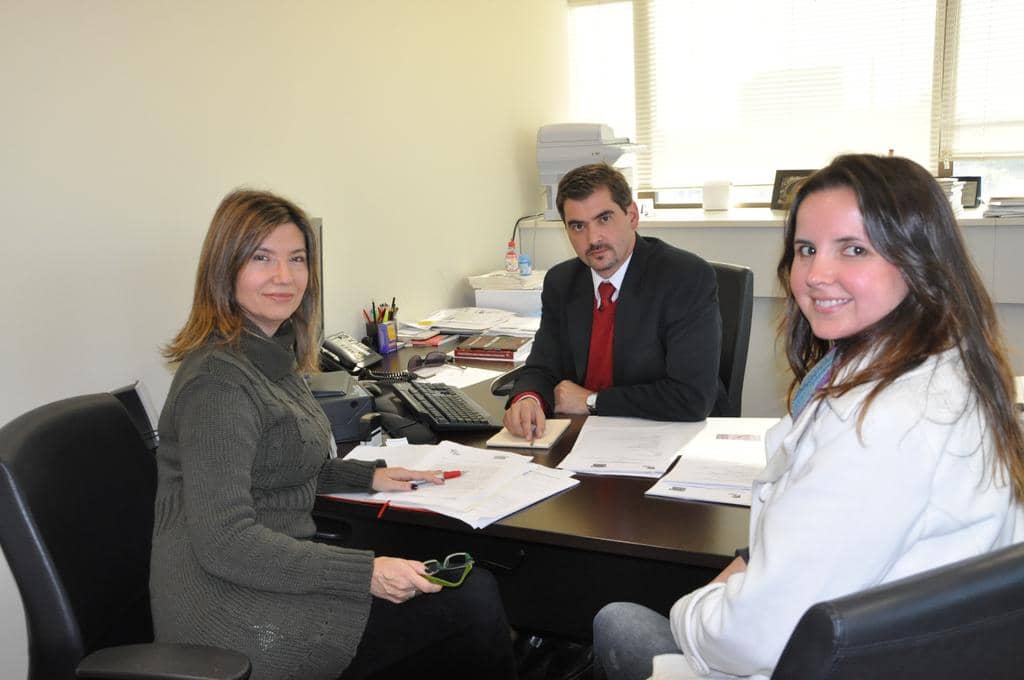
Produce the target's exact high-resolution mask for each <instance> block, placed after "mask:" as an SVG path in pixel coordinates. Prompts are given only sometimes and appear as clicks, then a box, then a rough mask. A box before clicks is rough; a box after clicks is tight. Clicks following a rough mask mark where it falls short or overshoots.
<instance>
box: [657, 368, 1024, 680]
mask: <svg viewBox="0 0 1024 680" xmlns="http://www.w3.org/2000/svg"><path fill="white" fill-rule="evenodd" d="M968 384H969V383H968V382H967V378H966V376H965V374H964V371H963V365H962V363H961V361H960V357H959V354H958V353H957V351H956V350H951V351H948V352H946V353H944V354H941V355H937V356H934V357H931V358H930V359H928V360H927V361H926V362H925V363H924V364H922V365H921V366H919V367H918V368H916V369H914V370H912V371H909V372H908V373H906V374H904V375H902V376H900V378H898V379H897V380H896V381H895V382H894V383H893V384H892V385H890V386H889V387H887V388H886V389H885V390H884V391H883V392H882V393H881V394H879V395H878V396H877V397H876V398H875V400H874V401H873V402H872V404H871V406H870V408H869V409H868V411H867V415H866V416H865V418H864V421H863V426H862V428H861V429H860V436H858V431H857V419H858V416H859V414H860V411H861V408H860V407H861V406H863V404H864V400H865V398H866V396H867V394H868V392H870V390H871V387H872V386H871V385H864V386H861V387H859V388H857V389H854V390H851V391H850V392H848V393H847V394H845V395H843V396H842V397H840V398H838V399H826V400H824V401H820V402H812V403H811V404H810V405H808V406H807V408H806V409H805V410H804V412H803V413H802V414H801V415H800V417H798V418H797V420H796V421H795V422H794V421H793V420H792V418H791V417H789V416H787V417H786V418H784V419H783V420H782V422H780V423H779V424H778V425H776V426H775V427H773V428H772V429H771V430H770V431H769V432H768V436H767V438H766V451H767V456H768V460H767V465H766V467H765V469H764V471H763V472H762V473H761V474H760V475H759V476H758V478H757V480H756V481H755V483H754V489H753V491H754V493H753V503H752V506H751V514H750V563H749V565H748V567H747V570H746V571H745V572H743V573H739V574H734V575H733V576H732V577H731V578H729V580H728V582H727V583H724V584H723V583H715V584H709V585H707V586H704V587H703V588H701V589H699V590H696V591H694V592H692V593H690V594H689V595H686V596H685V597H683V598H682V599H680V600H679V601H678V602H676V603H675V605H674V606H673V607H672V611H671V614H670V619H671V624H672V633H673V635H674V636H675V639H676V642H677V643H678V644H679V647H680V649H682V650H683V653H684V654H685V656H686V658H687V660H688V661H689V663H690V665H691V666H692V668H693V670H694V671H695V672H696V673H697V674H699V675H701V674H702V675H710V676H712V677H730V676H743V677H758V678H760V677H767V676H770V675H771V673H772V670H773V668H774V667H775V664H776V663H777V662H778V659H779V656H780V654H781V653H782V649H783V647H784V646H785V644H786V641H787V640H788V639H789V636H790V634H791V633H792V631H793V629H794V628H795V627H796V623H797V621H798V620H799V619H800V617H801V616H802V615H803V613H804V612H805V611H806V610H807V608H808V607H810V606H811V605H812V604H814V603H816V602H820V601H822V600H827V599H831V598H835V597H839V596H841V595H846V594H849V593H853V592H855V591H858V590H863V589H865V588H868V587H871V586H875V585H878V584H880V583H886V582H888V581H892V580H895V579H898V578H902V577H904V576H908V575H910V574H914V573H917V572H920V571H924V570H926V569H930V568H933V567H937V566H940V565H942V564H946V563H949V562H954V561H956V560H959V559H962V558H966V557H971V556H974V555H978V554H981V553H984V552H986V551H989V550H994V549H997V548H1001V547H1003V546H1006V545H1009V544H1010V543H1012V542H1014V541H1015V540H1016V538H1017V537H1016V533H1017V532H1019V531H1021V530H1024V516H1022V510H1021V507H1020V505H1018V504H1017V503H1016V502H1015V501H1014V499H1013V491H1012V487H1011V486H1010V484H1009V483H1008V480H1006V479H1005V478H1002V476H1000V475H997V476H996V477H995V478H993V457H994V451H993V447H992V443H991V440H990V437H989V434H988V431H987V429H986V427H985V418H984V415H983V414H982V412H981V411H980V410H979V409H978V407H977V405H976V403H975V400H974V398H973V393H972V392H971V390H970V388H969V387H968Z"/></svg>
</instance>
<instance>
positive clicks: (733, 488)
mask: <svg viewBox="0 0 1024 680" xmlns="http://www.w3.org/2000/svg"><path fill="white" fill-rule="evenodd" d="M778 422H779V419H778V418H708V419H707V420H705V421H704V422H703V423H698V424H699V425H701V426H702V427H701V429H700V431H699V432H698V433H697V434H696V436H694V437H693V438H692V439H691V440H690V441H688V442H687V443H686V444H685V445H684V446H683V447H682V448H681V449H680V450H679V454H680V455H679V461H678V462H677V463H676V464H675V466H673V468H672V470H670V471H669V473H668V474H666V475H665V476H664V477H662V478H661V479H660V480H658V482H657V483H656V484H655V485H654V486H652V487H651V488H650V489H648V490H647V492H646V495H648V496H658V497H661V498H675V499H679V500H694V501H708V502H712V503H728V504H731V505H747V506H749V505H750V491H751V487H752V485H753V483H754V478H755V477H757V475H758V474H759V473H760V472H761V470H762V469H763V468H764V465H765V449H764V438H765V434H766V433H767V432H768V430H769V429H770V428H771V427H772V426H773V425H775V424H776V423H778Z"/></svg>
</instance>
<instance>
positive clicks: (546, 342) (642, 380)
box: [510, 235, 725, 421]
mask: <svg viewBox="0 0 1024 680" xmlns="http://www.w3.org/2000/svg"><path fill="white" fill-rule="evenodd" d="M541 301H542V316H541V320H540V330H539V331H537V336H536V339H535V340H534V343H533V350H532V351H531V353H530V357H529V358H528V359H527V360H526V366H525V367H524V368H523V370H522V372H521V373H520V374H519V376H518V377H517V379H516V382H515V388H514V389H513V391H512V394H513V398H514V395H517V394H520V393H522V392H536V393H538V394H540V395H541V396H542V397H543V398H544V400H545V401H546V405H547V407H548V409H551V408H552V407H553V406H554V404H555V397H554V388H555V385H556V384H557V383H558V382H560V381H561V380H571V381H573V382H575V383H577V384H579V385H582V384H583V383H584V380H585V377H586V375H585V374H586V370H587V354H588V352H589V348H590V330H591V325H592V321H593V311H594V286H593V283H592V280H591V277H590V268H589V267H588V266H587V265H586V264H585V263H583V262H582V261H581V260H579V259H578V258H573V259H572V260H568V261H566V262H562V263H560V264H558V265H556V266H555V267H553V268H552V269H551V270H550V271H549V272H548V274H547V276H545V277H544V291H543V293H542V295H541ZM721 344H722V321H721V318H720V317H719V313H718V284H717V282H716V278H715V271H714V269H712V268H711V265H709V264H708V263H707V262H705V261H704V260H702V259H701V258H699V257H697V256H696V255H694V254H693V253H689V252H687V251H685V250H680V249H679V248H675V247H673V246H670V245H668V244H667V243H664V242H663V241H660V240H658V239H656V238H646V237H642V236H639V235H638V236H637V239H636V246H635V247H634V249H633V258H632V259H631V260H630V263H629V269H627V270H626V277H625V279H624V280H623V282H622V290H621V291H620V292H619V298H618V306H617V308H616V311H615V339H614V341H613V350H612V351H613V355H612V381H613V386H612V387H610V388H608V389H604V390H601V392H600V393H599V394H598V397H597V412H598V414H599V415H602V416H634V417H639V418H650V419H653V420H677V421H696V420H703V419H704V418H706V417H707V416H708V414H709V413H711V412H712V409H713V408H714V407H715V405H716V403H718V401H719V400H720V399H723V400H724V398H725V388H724V387H723V386H722V384H721V381H720V380H719V377H718V360H719V354H720V352H721ZM510 402H511V400H510ZM722 403H724V401H723V402H722Z"/></svg>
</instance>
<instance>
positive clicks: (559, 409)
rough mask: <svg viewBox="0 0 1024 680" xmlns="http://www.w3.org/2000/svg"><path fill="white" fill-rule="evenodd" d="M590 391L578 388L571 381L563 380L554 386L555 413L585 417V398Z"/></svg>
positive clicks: (586, 411) (586, 412)
mask: <svg viewBox="0 0 1024 680" xmlns="http://www.w3.org/2000/svg"><path fill="white" fill-rule="evenodd" d="M590 395H591V391H590V390H588V389H587V388H586V387H580V386H579V385H577V384H576V383H574V382H572V381H571V380H563V381H562V382H560V383H558V384H557V385H555V413H568V414H570V415H577V416H585V415H587V414H588V413H590V411H588V410H587V397H589V396H590Z"/></svg>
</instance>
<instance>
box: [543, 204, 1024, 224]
mask: <svg viewBox="0 0 1024 680" xmlns="http://www.w3.org/2000/svg"><path fill="white" fill-rule="evenodd" d="M984 212H985V207H984V206H982V207H980V208H970V209H968V210H964V212H963V214H962V215H961V216H960V217H959V218H958V221H959V222H960V226H962V227H1021V226H1024V217H1022V216H1018V217H983V216H982V215H983V214H984ZM785 220H786V211H784V210H772V209H771V208H730V209H729V210H703V209H702V208H661V209H656V210H653V211H652V212H651V213H650V214H649V215H641V216H640V226H641V227H643V228H645V229H680V228H682V229H702V228H706V227H716V228H732V227H739V228H751V227H753V228H758V227H760V228H771V229H777V228H779V227H782V225H783V224H784V223H785ZM537 226H540V227H548V228H553V229H554V228H561V227H562V223H561V222H557V221H540V222H537Z"/></svg>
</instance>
